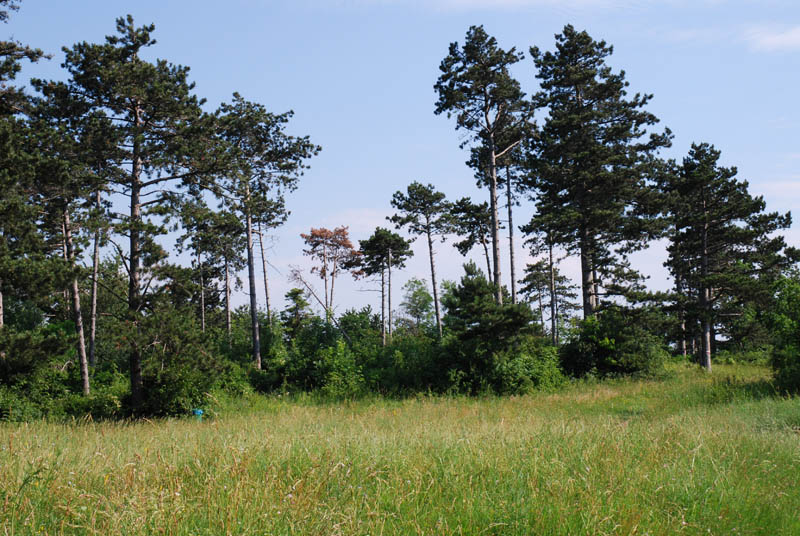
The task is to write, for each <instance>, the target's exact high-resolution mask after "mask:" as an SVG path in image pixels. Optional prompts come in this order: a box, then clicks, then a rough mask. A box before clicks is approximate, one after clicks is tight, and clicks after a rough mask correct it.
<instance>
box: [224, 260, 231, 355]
mask: <svg viewBox="0 0 800 536" xmlns="http://www.w3.org/2000/svg"><path fill="white" fill-rule="evenodd" d="M225 331H226V332H227V334H228V339H229V340H230V338H231V273H230V267H229V266H228V259H225Z"/></svg>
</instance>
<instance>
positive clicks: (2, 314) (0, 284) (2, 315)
mask: <svg viewBox="0 0 800 536" xmlns="http://www.w3.org/2000/svg"><path fill="white" fill-rule="evenodd" d="M4 322H5V312H4V311H3V280H2V279H0V329H3V324H4Z"/></svg>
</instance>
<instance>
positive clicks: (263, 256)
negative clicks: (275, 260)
mask: <svg viewBox="0 0 800 536" xmlns="http://www.w3.org/2000/svg"><path fill="white" fill-rule="evenodd" d="M258 248H259V249H260V250H261V271H263V272H264V300H265V302H266V305H267V323H268V324H269V325H270V326H271V325H272V312H271V311H270V308H269V279H268V278H267V256H266V254H265V253H264V237H263V236H262V235H261V222H260V221H259V222H258Z"/></svg>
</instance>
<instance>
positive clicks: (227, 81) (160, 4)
mask: <svg viewBox="0 0 800 536" xmlns="http://www.w3.org/2000/svg"><path fill="white" fill-rule="evenodd" d="M128 13H130V14H131V15H133V17H134V20H135V22H136V23H137V25H144V24H149V23H154V24H155V26H156V30H155V33H154V37H155V38H156V40H157V44H156V45H155V46H153V47H151V49H150V51H149V52H148V53H149V54H150V55H151V56H150V57H151V59H154V58H162V59H166V60H168V61H170V62H173V63H176V64H181V65H185V66H189V67H190V68H191V71H190V79H191V80H192V81H194V82H195V83H196V88H195V92H196V94H197V95H198V96H199V97H202V98H205V99H206V100H207V102H206V104H205V107H206V109H207V110H209V111H213V110H214V109H216V108H217V106H218V105H219V104H220V103H221V102H225V101H229V100H230V99H231V95H232V93H233V92H239V93H240V94H241V95H242V96H243V97H244V98H246V99H248V100H251V101H255V102H259V103H261V104H264V105H265V106H266V107H267V108H268V109H269V110H270V111H273V112H276V113H280V112H284V111H287V110H294V112H295V115H294V117H293V118H292V120H291V122H290V124H289V125H288V128H287V130H288V132H289V133H290V134H295V135H308V136H310V138H311V140H312V141H313V142H314V143H316V144H318V145H321V146H322V152H321V153H320V154H319V155H318V156H316V157H314V158H313V159H312V160H311V161H310V162H309V164H310V166H311V168H310V169H309V170H307V171H306V173H305V175H304V176H303V177H302V178H301V179H300V181H299V184H298V186H299V187H298V189H297V191H296V192H294V193H292V194H290V196H289V197H288V199H287V205H288V208H289V210H290V211H291V215H290V217H289V219H288V221H287V223H286V224H285V225H284V226H283V227H281V228H279V229H276V230H275V232H274V233H273V235H272V236H271V237H270V240H269V244H270V245H269V249H268V251H267V253H268V258H269V261H270V268H269V269H268V271H269V278H270V295H271V299H272V301H273V306H275V305H277V307H278V308H279V309H280V308H282V307H283V296H284V294H285V293H286V291H287V290H289V289H290V288H291V287H293V286H295V285H294V284H293V283H291V282H290V281H289V280H288V274H289V271H290V267H291V266H298V267H301V268H303V269H305V270H306V273H307V274H308V269H309V267H310V261H309V259H308V258H307V257H304V256H303V254H302V249H303V242H302V239H301V238H300V233H302V232H308V231H309V229H310V228H311V227H329V228H333V227H336V226H340V225H347V226H349V229H350V235H351V238H352V239H353V241H354V243H357V241H358V240H363V239H366V238H368V237H369V235H370V234H371V233H372V232H373V231H374V229H375V228H376V227H377V226H383V227H389V228H391V224H390V223H389V222H388V221H386V217H387V216H389V215H391V214H392V213H393V210H392V207H391V205H390V200H391V197H392V194H393V193H394V192H395V191H398V190H405V188H406V187H407V186H408V184H410V183H411V182H412V181H415V180H416V181H420V182H423V183H432V184H433V185H434V186H435V187H436V188H437V189H438V190H440V191H442V192H444V193H445V194H446V195H447V196H448V198H449V199H451V200H454V199H456V198H459V197H462V196H467V195H469V196H472V197H473V199H474V200H475V201H477V202H482V201H487V200H488V192H486V191H482V190H478V189H477V188H476V187H475V181H474V179H473V177H472V172H471V170H470V169H469V168H467V166H466V165H465V161H466V160H467V159H468V156H469V155H468V151H467V150H465V149H459V145H460V143H461V141H462V140H463V136H464V134H463V132H462V131H458V132H457V131H456V130H455V122H454V120H452V119H447V118H446V117H445V116H443V115H442V116H437V115H434V113H433V110H434V103H435V101H436V95H435V92H434V90H433V85H434V83H435V82H436V79H437V77H438V76H439V63H440V62H441V60H442V59H443V58H444V57H445V55H446V54H447V50H448V46H449V44H450V43H451V42H454V41H457V42H459V43H463V40H464V35H465V33H466V31H467V29H468V28H469V27H470V26H471V25H479V24H480V25H483V26H484V28H485V29H486V31H487V32H488V33H489V34H490V35H492V36H494V37H495V38H497V40H498V43H499V45H500V46H501V47H503V48H504V49H509V48H511V47H516V49H517V50H520V51H522V52H525V54H526V58H525V60H523V61H522V62H520V63H519V64H517V65H516V66H515V69H514V75H515V76H516V77H517V79H518V80H519V81H520V83H521V84H522V87H523V90H524V91H526V92H527V93H528V94H531V93H534V92H536V90H537V81H536V78H535V75H536V73H535V70H534V68H533V62H532V61H531V59H530V56H529V54H528V50H529V48H530V47H531V46H537V47H539V48H540V49H542V50H552V49H553V48H554V42H555V39H554V35H555V34H557V33H560V32H561V30H562V29H563V27H564V25H565V24H572V25H573V26H575V27H576V28H577V29H579V30H586V31H587V32H588V33H589V35H591V36H592V37H593V38H594V39H595V40H601V39H602V40H605V41H606V42H607V43H609V44H611V45H613V47H614V54H613V55H612V56H611V57H610V58H609V59H608V63H609V64H610V65H611V67H612V68H613V69H614V70H615V71H618V70H624V71H625V73H626V78H627V80H628V81H629V82H630V89H631V92H632V93H633V92H642V93H651V94H653V95H654V97H653V99H652V101H651V102H650V103H649V105H648V107H647V110H648V111H650V112H652V113H653V114H655V115H656V116H657V117H658V118H659V119H660V120H661V126H667V127H669V128H670V129H671V130H672V132H673V133H674V140H673V146H672V147H671V148H670V149H667V150H665V151H663V152H662V155H663V156H664V157H668V158H675V159H678V160H680V159H681V158H683V156H684V155H685V154H686V153H687V152H688V150H689V147H690V145H691V143H693V142H708V143H711V144H713V145H715V146H716V148H717V149H719V150H721V152H722V157H721V164H722V165H725V166H736V167H737V168H738V170H739V178H740V179H746V180H748V181H749V182H750V188H751V192H752V193H753V194H755V195H763V196H764V198H765V200H766V202H767V209H768V210H770V211H780V212H786V211H790V210H792V209H793V208H794V207H795V206H798V205H800V106H798V105H797V92H798V88H799V87H800V3H798V2H797V1H796V0H760V1H746V0H640V1H635V0H427V1H423V0H294V1H291V0H271V1H270V0H228V1H226V2H211V1H207V0H193V1H191V2H190V1H177V0H158V1H153V0H139V1H137V2H122V1H118V0H73V1H69V2H68V1H64V0H49V1H48V0H24V1H23V2H22V3H21V9H20V11H18V12H16V13H13V14H12V17H11V19H10V21H9V23H8V24H6V25H3V26H0V32H3V37H4V38H7V37H11V38H13V39H16V40H18V41H21V42H23V43H25V44H28V45H31V46H35V47H38V48H41V49H43V50H44V51H45V52H47V53H50V54H52V55H53V58H52V59H51V60H50V61H47V62H41V63H39V64H36V65H32V66H26V67H25V68H24V70H23V71H22V73H21V75H20V76H19V78H18V80H19V81H20V82H24V81H26V80H27V79H29V78H31V77H39V78H44V79H64V78H65V73H64V71H63V69H61V68H60V64H61V62H62V61H63V53H62V52H61V47H62V46H71V45H72V44H74V43H77V42H80V41H87V42H93V43H98V42H102V41H103V40H104V37H105V36H106V35H110V34H113V33H114V31H115V22H114V21H115V19H116V18H117V17H119V16H124V15H126V14H128ZM532 213H533V203H532V202H531V201H523V204H522V206H521V207H519V208H517V209H516V212H515V215H514V220H515V223H518V224H523V223H525V222H526V221H527V220H528V219H529V218H530V216H531V214H532ZM796 217H797V218H800V215H798V216H796ZM799 229H800V226H798V224H797V223H796V224H794V225H793V227H792V228H791V229H789V230H788V231H787V232H786V233H785V235H786V237H787V242H788V243H789V244H791V245H794V246H800V231H799ZM401 234H404V236H405V232H404V231H401ZM452 242H453V240H452V237H451V239H449V240H447V241H446V242H445V243H444V244H438V245H437V246H436V249H437V253H436V262H437V266H438V268H437V277H439V278H440V280H441V279H450V280H457V279H458V278H459V277H460V276H461V275H462V273H463V269H462V264H463V262H465V259H464V258H463V257H461V255H459V253H458V252H457V251H456V250H455V248H453V247H452ZM516 242H517V247H516V248H515V250H516V258H517V260H516V270H517V274H518V275H517V278H518V279H519V278H520V277H521V274H522V270H523V267H524V265H525V263H526V262H528V261H530V260H531V257H530V255H529V254H527V252H526V251H525V250H524V248H523V246H522V244H521V242H522V240H520V236H519V232H518V231H517V232H516ZM414 252H415V255H414V257H413V258H412V259H411V260H410V261H409V262H408V263H407V267H406V269H404V270H402V271H399V272H396V273H395V276H394V282H395V291H394V304H398V303H399V302H400V301H401V291H400V286H401V285H402V284H403V283H404V282H405V281H406V280H408V279H409V278H410V277H419V278H424V279H426V280H428V281H430V268H429V264H428V256H427V255H428V254H427V245H426V244H425V243H424V240H421V239H420V240H417V241H416V242H415V243H414ZM479 255H480V252H479V251H477V250H475V252H474V255H472V256H471V257H470V258H473V259H475V260H476V261H477V262H478V266H485V264H484V263H483V261H482V258H481V257H480V256H479ZM665 258H666V254H665V252H664V244H663V243H656V244H654V245H653V246H651V248H649V249H648V250H646V251H644V252H639V253H637V254H635V255H634V257H633V259H632V260H633V264H634V267H636V268H638V269H640V270H641V271H642V272H643V273H644V274H646V275H648V276H649V277H650V279H649V281H648V285H649V286H650V287H651V288H653V289H659V290H662V289H667V288H669V287H670V285H671V283H670V281H669V278H668V274H667V272H666V270H665V269H664V267H663V262H664V260H665ZM508 267H509V264H508V247H507V243H506V242H505V240H504V244H503V252H502V260H501V270H502V274H503V279H504V281H505V283H506V284H509V270H508ZM564 270H565V271H566V273H567V274H568V275H570V276H572V277H573V278H574V279H575V280H576V282H579V278H578V277H577V276H578V262H577V260H576V259H567V260H566V261H565V262H564ZM244 276H245V274H244V273H243V274H242V277H244ZM312 277H313V276H310V275H309V279H310V280H311V281H313V282H315V283H316V287H317V288H318V289H319V288H321V284H320V283H319V281H318V280H317V281H314V280H313V279H311V278H312ZM258 279H259V282H258V285H259V291H258V292H259V300H260V304H261V306H262V307H263V294H262V292H263V286H262V282H261V281H260V279H261V278H260V276H259V278H258ZM336 288H337V290H336V296H335V306H336V310H337V312H343V311H344V310H345V309H347V308H351V307H361V306H363V305H365V304H371V305H372V307H373V309H374V310H377V309H378V308H379V307H380V301H379V300H380V298H379V294H378V292H376V291H377V290H378V288H379V287H378V285H376V284H375V283H374V282H368V281H357V282H356V281H353V280H352V279H351V278H350V277H349V276H347V275H342V276H341V278H340V279H337V282H336ZM246 301H247V296H246V295H245V294H244V293H243V292H238V293H237V294H236V297H235V303H237V304H243V303H245V302H246Z"/></svg>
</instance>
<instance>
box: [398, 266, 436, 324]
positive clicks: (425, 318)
mask: <svg viewBox="0 0 800 536" xmlns="http://www.w3.org/2000/svg"><path fill="white" fill-rule="evenodd" d="M403 290H404V291H405V295H404V296H403V301H402V302H401V303H400V307H402V309H403V312H404V313H405V315H406V317H407V318H408V319H409V326H410V328H411V329H412V331H413V332H414V333H416V334H419V332H420V331H421V329H422V328H423V327H424V326H425V325H427V324H429V322H430V321H431V317H432V316H433V296H431V294H430V292H428V285H427V284H426V282H425V280H424V279H418V278H416V277H412V278H411V279H409V280H408V281H407V282H406V284H405V285H403Z"/></svg>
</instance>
